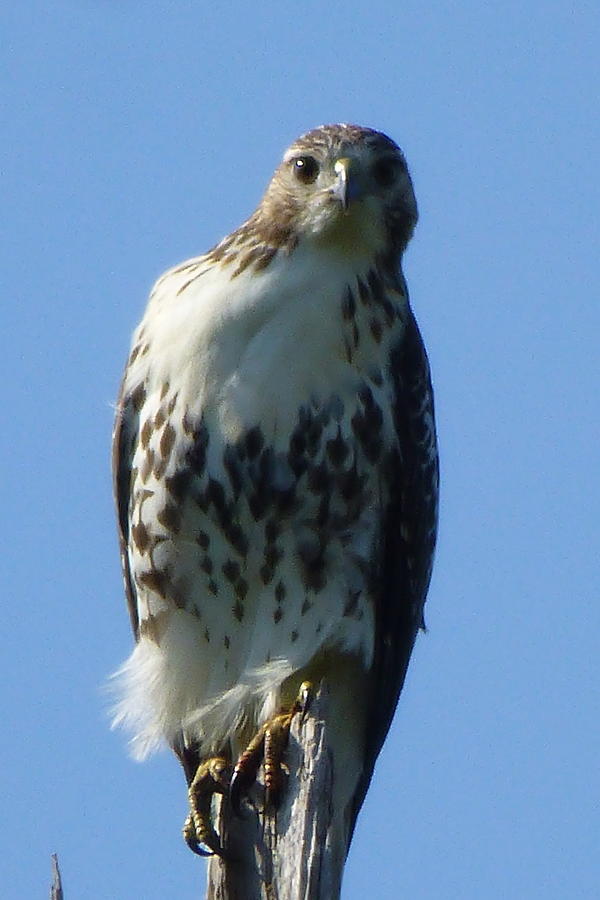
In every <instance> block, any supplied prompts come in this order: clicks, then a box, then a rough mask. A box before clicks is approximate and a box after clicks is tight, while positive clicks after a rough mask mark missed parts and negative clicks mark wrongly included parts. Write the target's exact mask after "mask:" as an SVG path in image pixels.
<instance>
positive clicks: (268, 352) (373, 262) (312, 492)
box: [114, 125, 438, 854]
mask: <svg viewBox="0 0 600 900" xmlns="http://www.w3.org/2000/svg"><path fill="white" fill-rule="evenodd" d="M416 220H417V207H416V202H415V198H414V194H413V189H412V184H411V180H410V176H409V174H408V170H407V167H406V163H405V160H404V157H403V155H402V153H401V152H400V150H399V149H398V147H397V146H396V144H394V142H393V141H391V140H390V139H389V138H388V137H386V136H385V135H383V134H381V133H380V132H377V131H374V130H372V129H367V128H361V127H359V126H355V125H330V126H323V127H321V128H318V129H315V130H314V131H311V132H308V133H307V134H306V135H304V136H302V137H301V138H299V139H298V140H297V141H296V142H295V143H294V144H293V145H292V146H291V147H290V149H289V150H288V151H287V152H286V154H285V155H284V158H283V161H282V163H281V165H280V166H279V167H278V168H277V169H276V171H275V173H274V175H273V178H272V179H271V182H270V183H269V185H268V187H267V190H266V192H265V195H264V197H263V199H262V201H261V203H260V205H259V207H258V209H257V210H256V212H255V213H254V214H253V215H252V216H250V218H249V219H248V220H247V221H246V222H245V223H244V224H243V225H242V226H241V227H240V228H238V229H237V230H236V231H234V232H233V233H232V234H231V235H229V236H228V237H226V238H225V239H224V240H222V241H221V242H220V243H218V244H217V245H216V246H215V247H214V248H213V249H212V250H210V251H209V252H208V253H206V254H205V255H204V256H200V257H198V258H196V259H193V260H190V261H189V262H186V263H183V264H182V265H180V266H178V267H176V268H174V269H172V270H170V271H169V272H167V273H166V274H165V275H164V276H163V277H162V278H160V279H159V281H158V282H157V284H156V286H155V288H154V290H153V292H152V294H151V297H150V301H149V304H148V308H147V311H146V313H145V316H144V319H143V321H142V323H141V325H140V327H139V328H138V330H137V331H136V334H135V335H134V338H133V343H132V351H131V355H130V358H129V361H128V365H127V369H126V371H125V376H124V379H123V385H122V388H121V395H120V398H119V407H118V414H117V420H116V426H115V435H114V472H115V493H116V497H117V506H118V516H119V533H120V540H121V557H122V564H123V572H124V578H125V589H126V593H127V598H128V603H129V610H130V617H131V622H132V626H133V630H134V634H135V637H136V642H137V643H136V647H135V649H134V652H133V654H132V656H131V658H130V660H129V661H128V662H127V663H126V664H125V666H124V667H123V669H122V671H121V673H120V683H121V690H122V699H121V701H120V703H119V706H118V708H117V713H116V722H117V723H120V724H124V725H125V726H128V727H129V728H130V729H131V730H132V732H133V742H132V744H133V749H134V752H135V753H136V755H138V756H140V757H141V756H144V755H145V754H146V753H147V752H149V751H150V750H152V749H153V748H154V747H155V746H157V745H158V744H159V743H160V741H161V740H165V741H166V742H167V743H168V744H170V746H171V747H172V748H173V749H174V750H175V752H176V753H177V755H178V756H179V758H180V760H181V762H182V764H183V767H184V770H185V773H186V778H187V780H188V784H189V785H191V787H190V801H191V804H192V809H191V814H190V817H189V819H188V821H187V822H186V829H185V833H186V840H188V843H190V845H191V846H192V847H193V848H194V849H197V850H201V847H200V846H199V845H201V844H205V845H208V846H209V848H210V849H212V850H215V851H216V852H220V851H221V847H220V846H219V841H218V836H216V835H215V834H214V830H213V829H212V825H211V823H210V822H209V821H208V820H207V817H209V815H210V814H209V813H207V810H208V809H209V808H210V804H208V806H207V802H206V790H215V791H222V790H225V789H226V787H224V784H225V781H226V778H227V777H228V772H230V770H231V769H232V768H233V767H234V765H235V762H236V759H237V757H238V755H239V754H240V753H242V752H243V751H244V750H245V749H246V746H245V745H246V743H247V740H248V736H249V735H251V734H252V733H253V732H256V733H257V734H258V735H262V737H260V738H259V739H257V741H255V742H254V743H253V744H252V747H253V748H254V749H253V753H252V754H251V756H252V759H253V760H255V758H256V757H255V753H254V750H255V749H256V747H258V746H259V745H261V742H263V743H265V742H266V745H267V746H271V738H272V737H274V734H275V730H272V731H270V730H269V728H270V725H269V723H270V722H273V723H274V722H277V723H279V724H278V725H277V728H279V725H280V724H281V721H282V717H281V715H280V707H281V705H282V704H284V705H285V704H288V706H290V705H291V704H293V703H294V702H295V698H296V696H297V694H298V690H299V687H300V684H301V683H303V682H305V681H306V680H307V679H308V680H311V681H313V682H315V681H318V680H319V679H320V678H322V677H324V678H326V679H327V681H328V684H329V687H330V691H331V721H330V722H329V723H328V733H329V739H330V743H331V747H332V752H333V757H334V788H333V797H332V809H333V820H332V826H331V827H332V830H333V832H334V834H335V835H336V840H337V846H338V847H339V848H341V849H340V850H339V852H340V853H344V854H345V852H346V850H347V847H348V844H349V841H350V838H351V834H352V830H353V827H354V822H355V819H356V815H357V813H358V810H359V808H360V805H361V803H362V800H363V798H364V793H365V791H366V789H367V787H368V783H369V780H370V778H371V774H372V771H373V766H374V764H375V760H376V757H377V755H378V753H379V750H380V749H381V745H382V743H383V740H384V739H385V735H386V734H387V731H388V728H389V725H390V722H391V719H392V716H393V713H394V710H395V707H396V703H397V700H398V696H399V693H400V690H401V688H402V684H403V681H404V676H405V673H406V668H407V665H408V661H409V658H410V655H411V651H412V646H413V643H414V640H415V637H416V634H417V631H418V629H419V627H420V625H421V623H422V620H423V605H424V602H425V596H426V593H427V588H428V584H429V578H430V574H431V565H432V560H433V552H434V545H435V534H436V522H437V491H438V464H437V450H436V439H435V424H434V413H433V398H432V391H431V383H430V378H429V368H428V363H427V357H426V354H425V350H424V347H423V343H422V340H421V337H420V334H419V331H418V328H417V325H416V322H415V319H414V316H413V313H412V311H411V308H410V305H409V302H408V294H407V290H406V285H405V282H404V278H403V275H402V271H401V258H402V253H403V252H404V249H405V247H406V245H407V243H408V241H409V239H410V237H411V235H412V232H413V229H414V226H415V223H416ZM294 708H295V707H294ZM284 719H285V721H287V718H286V717H285V716H284ZM273 729H275V725H273ZM211 758H213V759H212V761H211ZM276 765H277V760H276V758H275V757H269V771H270V772H271V773H272V772H273V771H274V770H273V766H276ZM242 770H243V767H242ZM211 773H212V774H211ZM236 777H237V776H234V784H235V785H236V787H235V790H236V794H239V782H236ZM274 777H275V776H274ZM211 779H212V781H211ZM224 779H225V780H224ZM211 784H212V785H213V787H212V788H210V785H211ZM207 785H208V786H209V787H207ZM237 799H238V800H239V796H238V797H237Z"/></svg>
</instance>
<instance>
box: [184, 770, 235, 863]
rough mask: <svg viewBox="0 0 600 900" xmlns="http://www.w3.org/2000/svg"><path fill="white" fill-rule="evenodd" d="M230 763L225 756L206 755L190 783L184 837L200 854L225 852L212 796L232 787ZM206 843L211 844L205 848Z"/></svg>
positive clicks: (221, 853) (189, 845) (219, 854)
mask: <svg viewBox="0 0 600 900" xmlns="http://www.w3.org/2000/svg"><path fill="white" fill-rule="evenodd" d="M230 775H231V766H230V765H229V763H228V762H227V760H226V759H225V758H224V757H222V756H213V757H211V758H210V759H205V760H204V762H201V763H200V765H199V766H198V769H197V771H196V774H195V775H194V777H193V779H192V781H191V782H190V786H189V788H188V799H189V803H190V812H189V815H188V817H187V819H186V820H185V824H184V826H183V838H184V840H185V842H186V844H187V845H188V847H189V848H190V850H193V851H194V853H197V854H198V855H199V856H212V854H213V853H216V855H217V856H224V855H225V854H224V851H223V848H222V847H221V843H220V841H219V837H218V835H217V832H216V831H215V829H214V826H213V823H212V813H211V807H212V799H213V796H214V795H215V794H225V793H226V792H227V789H228V787H229V782H230ZM203 847H208V850H204V849H203Z"/></svg>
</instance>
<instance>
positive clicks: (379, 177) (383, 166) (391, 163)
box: [373, 159, 400, 188]
mask: <svg viewBox="0 0 600 900" xmlns="http://www.w3.org/2000/svg"><path fill="white" fill-rule="evenodd" d="M399 168H400V167H399V165H398V161H397V160H396V159H380V160H378V161H377V162H376V163H375V165H374V166H373V178H374V179H375V181H376V182H377V184H378V185H379V187H383V188H386V187H390V186H391V185H392V184H393V183H394V181H395V180H396V175H397V174H398V170H399Z"/></svg>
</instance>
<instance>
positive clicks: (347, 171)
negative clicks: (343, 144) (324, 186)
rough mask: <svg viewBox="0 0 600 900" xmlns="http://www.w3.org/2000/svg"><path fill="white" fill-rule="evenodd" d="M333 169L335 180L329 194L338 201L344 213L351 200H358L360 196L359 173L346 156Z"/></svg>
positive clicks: (353, 163)
mask: <svg viewBox="0 0 600 900" xmlns="http://www.w3.org/2000/svg"><path fill="white" fill-rule="evenodd" d="M333 168H334V171H335V174H336V175H337V178H336V180H335V184H334V186H333V188H332V190H331V193H332V194H333V196H334V197H336V198H337V199H338V200H339V201H340V203H341V204H342V209H343V210H344V212H345V211H346V210H347V209H348V205H349V204H350V203H351V202H352V200H358V199H359V198H360V196H361V194H362V187H361V184H360V179H359V173H358V171H357V167H356V163H355V162H354V160H352V159H350V158H349V157H347V156H343V157H342V158H341V159H338V160H337V161H336V163H335V165H334V167H333Z"/></svg>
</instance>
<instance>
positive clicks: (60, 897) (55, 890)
mask: <svg viewBox="0 0 600 900" xmlns="http://www.w3.org/2000/svg"><path fill="white" fill-rule="evenodd" d="M50 900H64V894H63V889H62V880H61V877H60V869H59V868H58V856H57V855H56V853H53V854H52V887H51V889H50Z"/></svg>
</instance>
